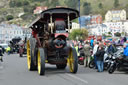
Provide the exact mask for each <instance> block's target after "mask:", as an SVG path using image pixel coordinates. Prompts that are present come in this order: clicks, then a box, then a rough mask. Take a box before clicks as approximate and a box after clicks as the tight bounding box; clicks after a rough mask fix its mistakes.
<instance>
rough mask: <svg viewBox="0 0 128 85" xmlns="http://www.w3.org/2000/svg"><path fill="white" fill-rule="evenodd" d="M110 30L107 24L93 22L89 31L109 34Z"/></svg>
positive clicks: (90, 32)
mask: <svg viewBox="0 0 128 85" xmlns="http://www.w3.org/2000/svg"><path fill="white" fill-rule="evenodd" d="M109 31H110V28H108V27H107V26H106V25H105V24H93V25H88V32H89V34H90V35H103V34H107V33H108V32H109Z"/></svg>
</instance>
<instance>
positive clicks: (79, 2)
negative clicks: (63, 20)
mask: <svg viewBox="0 0 128 85" xmlns="http://www.w3.org/2000/svg"><path fill="white" fill-rule="evenodd" d="M78 8H79V14H80V0H78ZM79 24H80V28H81V19H80V15H79Z"/></svg>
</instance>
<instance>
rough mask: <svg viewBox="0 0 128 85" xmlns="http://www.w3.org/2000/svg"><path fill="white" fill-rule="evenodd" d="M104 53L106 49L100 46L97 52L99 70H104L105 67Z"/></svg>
mask: <svg viewBox="0 0 128 85" xmlns="http://www.w3.org/2000/svg"><path fill="white" fill-rule="evenodd" d="M104 54H105V51H104V48H103V46H99V49H98V51H97V53H96V56H97V67H98V72H103V69H104V62H103V61H104Z"/></svg>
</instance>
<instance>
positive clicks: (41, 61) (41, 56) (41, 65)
mask: <svg viewBox="0 0 128 85" xmlns="http://www.w3.org/2000/svg"><path fill="white" fill-rule="evenodd" d="M38 74H39V75H44V74H45V51H44V49H43V48H39V49H38Z"/></svg>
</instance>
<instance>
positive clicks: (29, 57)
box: [27, 39, 37, 71]
mask: <svg viewBox="0 0 128 85" xmlns="http://www.w3.org/2000/svg"><path fill="white" fill-rule="evenodd" d="M32 48H33V45H32V40H31V39H30V40H28V41H27V64H28V70H30V71H32V70H36V69H37V66H36V65H35V64H34V59H33V57H34V56H32Z"/></svg>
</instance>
